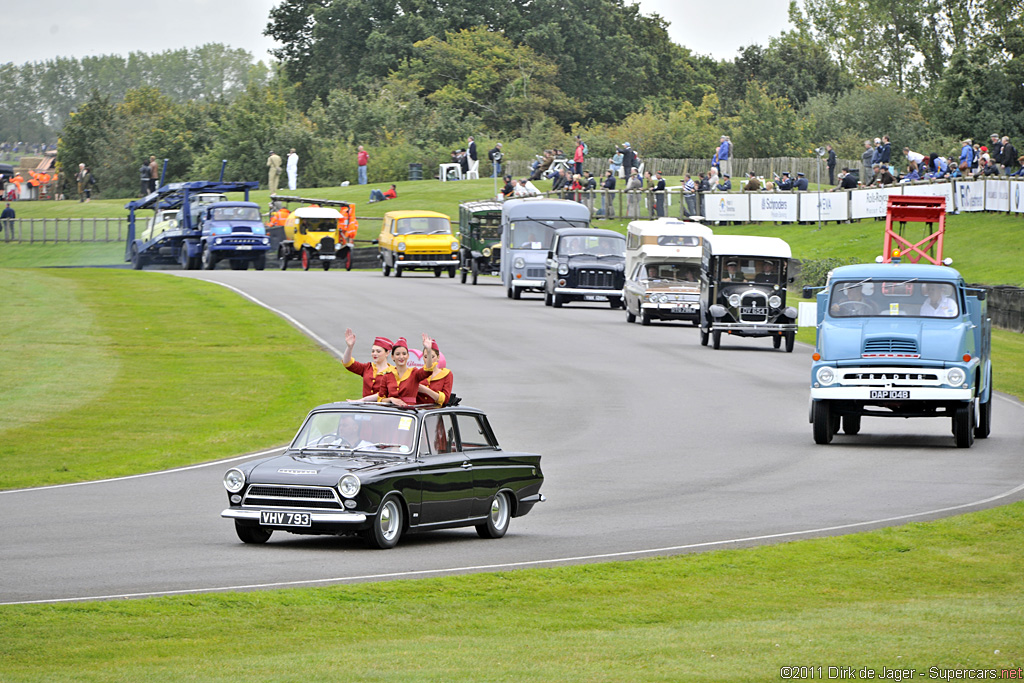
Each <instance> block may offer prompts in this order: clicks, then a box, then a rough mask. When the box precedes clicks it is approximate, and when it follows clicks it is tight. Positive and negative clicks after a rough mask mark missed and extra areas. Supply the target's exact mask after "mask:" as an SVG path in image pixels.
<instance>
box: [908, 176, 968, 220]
mask: <svg viewBox="0 0 1024 683" xmlns="http://www.w3.org/2000/svg"><path fill="white" fill-rule="evenodd" d="M903 196H905V197H913V196H918V197H945V198H946V212H947V213H952V212H953V211H955V210H956V204H955V202H954V201H953V183H951V182H947V183H928V184H922V185H906V186H904V188H903Z"/></svg>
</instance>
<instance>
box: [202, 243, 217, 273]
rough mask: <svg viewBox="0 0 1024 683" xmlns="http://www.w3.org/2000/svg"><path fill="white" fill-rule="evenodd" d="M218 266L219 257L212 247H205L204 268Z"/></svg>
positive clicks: (210, 268) (208, 268)
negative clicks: (215, 254)
mask: <svg viewBox="0 0 1024 683" xmlns="http://www.w3.org/2000/svg"><path fill="white" fill-rule="evenodd" d="M216 267H217V257H216V256H214V254H213V252H212V251H211V250H210V247H203V270H213V269H214V268H216Z"/></svg>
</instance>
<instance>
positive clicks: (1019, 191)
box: [1010, 180, 1024, 213]
mask: <svg viewBox="0 0 1024 683" xmlns="http://www.w3.org/2000/svg"><path fill="white" fill-rule="evenodd" d="M1010 211H1012V212H1013V213H1024V182H1021V181H1019V180H1015V181H1013V182H1012V183H1010Z"/></svg>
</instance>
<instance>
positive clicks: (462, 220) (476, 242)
mask: <svg viewBox="0 0 1024 683" xmlns="http://www.w3.org/2000/svg"><path fill="white" fill-rule="evenodd" d="M459 245H460V246H461V247H462V248H461V249H460V250H459V270H461V271H462V284H466V278H467V276H468V275H470V274H472V278H473V284H474V285H475V284H476V281H477V278H478V277H479V276H480V275H481V274H484V275H497V274H498V272H499V270H500V268H501V202H496V201H494V200H493V199H489V200H485V201H479V202H464V203H462V204H459Z"/></svg>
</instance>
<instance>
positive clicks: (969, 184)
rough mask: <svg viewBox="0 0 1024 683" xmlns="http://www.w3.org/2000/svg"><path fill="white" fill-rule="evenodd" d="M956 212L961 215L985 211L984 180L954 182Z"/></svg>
mask: <svg viewBox="0 0 1024 683" xmlns="http://www.w3.org/2000/svg"><path fill="white" fill-rule="evenodd" d="M956 210H957V211H960V212H961V213H962V212H964V211H984V210H985V181H984V180H958V181H956Z"/></svg>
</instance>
